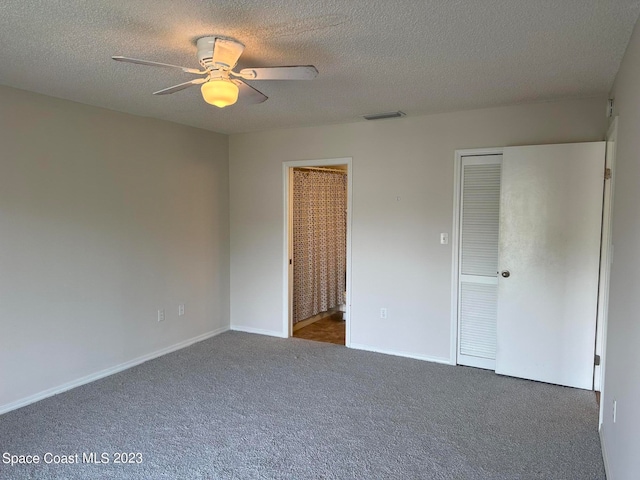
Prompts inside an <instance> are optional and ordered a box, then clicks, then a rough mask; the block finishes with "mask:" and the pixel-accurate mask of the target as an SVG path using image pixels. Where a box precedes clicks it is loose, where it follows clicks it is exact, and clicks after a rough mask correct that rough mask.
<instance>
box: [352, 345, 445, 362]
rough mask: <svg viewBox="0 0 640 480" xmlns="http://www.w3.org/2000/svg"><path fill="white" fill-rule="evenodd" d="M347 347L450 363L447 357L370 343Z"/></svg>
mask: <svg viewBox="0 0 640 480" xmlns="http://www.w3.org/2000/svg"><path fill="white" fill-rule="evenodd" d="M349 348H353V349H355V350H366V351H367V352H375V353H384V354H385V355H395V356H396V357H406V358H413V359H415V360H424V361H425V362H433V363H442V364H445V365H451V360H450V359H449V358H440V357H430V356H428V355H420V354H416V353H409V352H402V351H400V350H387V349H384V348H377V347H372V346H370V345H363V344H361V343H351V344H350V345H349Z"/></svg>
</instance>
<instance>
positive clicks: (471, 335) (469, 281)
mask: <svg viewBox="0 0 640 480" xmlns="http://www.w3.org/2000/svg"><path fill="white" fill-rule="evenodd" d="M501 164H502V155H483V156H469V157H463V158H462V163H461V166H462V168H461V174H462V182H461V185H462V189H461V198H460V200H461V202H460V246H459V247H460V248H459V252H460V258H459V262H458V265H459V268H460V271H459V279H460V281H459V285H458V363H459V364H460V365H468V366H472V367H480V368H487V369H491V370H494V369H495V365H496V338H497V334H496V319H497V308H498V277H497V271H498V232H499V220H500V170H501Z"/></svg>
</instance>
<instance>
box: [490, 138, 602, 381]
mask: <svg viewBox="0 0 640 480" xmlns="http://www.w3.org/2000/svg"><path fill="white" fill-rule="evenodd" d="M604 149H605V143H604V142H593V143H577V144H564V145H538V146H527V147H508V148H505V149H504V155H503V162H502V189H501V196H500V241H499V243H500V247H499V260H498V263H499V270H500V275H499V277H498V320H497V352H496V373H499V374H503V375H510V376H514V377H521V378H527V379H531V380H538V381H543V382H548V383H555V384H559V385H566V386H570V387H577V388H584V389H591V388H592V386H593V367H594V347H595V332H596V312H597V299H598V268H599V256H600V229H601V218H602V189H603V182H604V176H603V172H604Z"/></svg>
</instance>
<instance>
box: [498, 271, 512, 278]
mask: <svg viewBox="0 0 640 480" xmlns="http://www.w3.org/2000/svg"><path fill="white" fill-rule="evenodd" d="M500 275H502V276H503V277H504V278H509V276H510V275H511V272H509V270H503V271H502V272H501V273H500Z"/></svg>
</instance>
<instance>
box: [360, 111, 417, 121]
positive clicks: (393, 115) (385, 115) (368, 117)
mask: <svg viewBox="0 0 640 480" xmlns="http://www.w3.org/2000/svg"><path fill="white" fill-rule="evenodd" d="M406 115H407V114H406V113H404V112H401V111H400V110H398V111H397V112H387V113H373V114H371V115H363V116H362V118H364V119H365V120H382V119H385V118H400V117H404V116H406Z"/></svg>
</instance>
